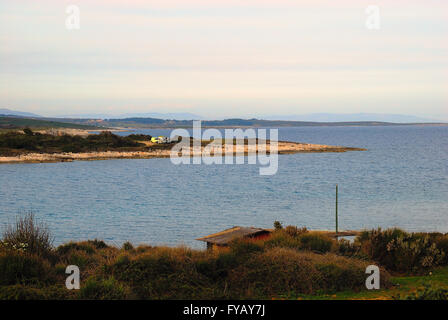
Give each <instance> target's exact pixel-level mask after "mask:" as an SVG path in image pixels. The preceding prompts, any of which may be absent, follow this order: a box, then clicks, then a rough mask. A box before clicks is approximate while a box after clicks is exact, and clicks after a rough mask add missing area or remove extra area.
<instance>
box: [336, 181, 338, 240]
mask: <svg viewBox="0 0 448 320" xmlns="http://www.w3.org/2000/svg"><path fill="white" fill-rule="evenodd" d="M337 236H338V185H336V238H337Z"/></svg>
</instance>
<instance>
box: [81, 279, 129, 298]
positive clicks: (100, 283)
mask: <svg viewBox="0 0 448 320" xmlns="http://www.w3.org/2000/svg"><path fill="white" fill-rule="evenodd" d="M128 295H129V293H128V290H127V289H126V288H125V287H124V286H123V285H122V284H121V283H119V282H118V281H116V280H115V279H114V278H109V279H95V278H90V279H88V280H87V281H86V282H84V283H83V284H82V286H81V289H80V290H79V298H80V299H87V300H123V299H126V298H127V297H128Z"/></svg>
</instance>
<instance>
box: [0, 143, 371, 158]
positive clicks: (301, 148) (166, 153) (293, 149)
mask: <svg viewBox="0 0 448 320" xmlns="http://www.w3.org/2000/svg"><path fill="white" fill-rule="evenodd" d="M267 146H268V147H267V149H268V153H269V144H268V145H267ZM224 148H226V145H223V150H224ZM247 148H248V147H247V145H246V146H245V149H244V153H241V154H238V155H243V154H244V155H247V154H248V150H247ZM203 150H204V147H202V148H201V152H202V151H203ZM365 150H366V149H362V148H349V147H341V146H327V145H320V144H308V143H297V142H288V141H279V142H278V154H292V153H310V152H347V151H365ZM234 151H235V150H234ZM257 151H258V150H257ZM170 152H171V150H170V149H153V150H148V151H126V152H120V151H106V152H83V153H70V152H69V153H26V154H21V155H18V156H13V157H2V156H1V155H0V163H42V162H68V161H76V160H109V159H151V158H169V157H170ZM223 153H224V151H223ZM234 154H235V155H236V153H234ZM190 155H191V156H198V155H199V154H196V153H194V152H193V149H191V152H190Z"/></svg>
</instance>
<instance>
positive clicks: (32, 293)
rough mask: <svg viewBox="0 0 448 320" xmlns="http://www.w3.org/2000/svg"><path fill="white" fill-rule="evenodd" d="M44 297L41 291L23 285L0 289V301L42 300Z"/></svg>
mask: <svg viewBox="0 0 448 320" xmlns="http://www.w3.org/2000/svg"><path fill="white" fill-rule="evenodd" d="M44 299H46V296H45V294H44V292H43V290H42V289H38V288H33V287H29V286H24V285H20V284H17V285H13V286H2V287H0V300H44Z"/></svg>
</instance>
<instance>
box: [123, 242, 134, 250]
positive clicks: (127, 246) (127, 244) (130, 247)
mask: <svg viewBox="0 0 448 320" xmlns="http://www.w3.org/2000/svg"><path fill="white" fill-rule="evenodd" d="M133 249H134V246H133V245H132V243H130V242H129V241H126V242H125V243H123V250H125V251H130V250H133Z"/></svg>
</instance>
